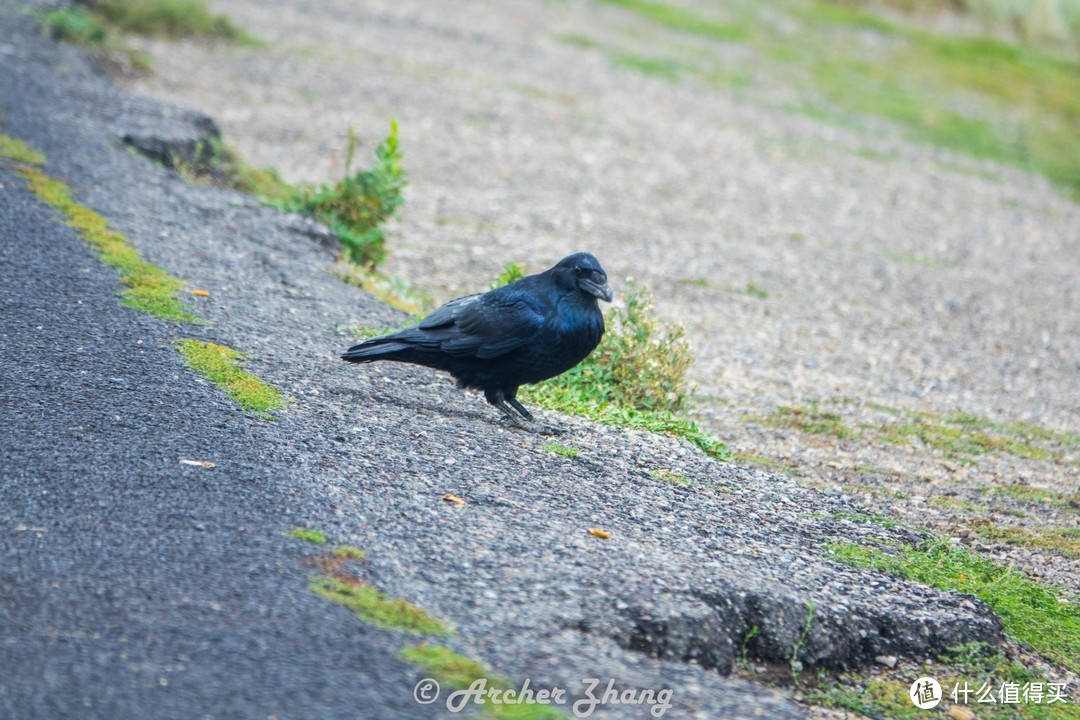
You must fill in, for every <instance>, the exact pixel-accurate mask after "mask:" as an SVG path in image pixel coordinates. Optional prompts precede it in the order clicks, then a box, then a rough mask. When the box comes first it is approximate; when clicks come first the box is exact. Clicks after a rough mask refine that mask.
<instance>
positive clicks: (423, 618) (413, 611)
mask: <svg viewBox="0 0 1080 720" xmlns="http://www.w3.org/2000/svg"><path fill="white" fill-rule="evenodd" d="M308 587H309V589H310V590H311V591H312V592H314V593H315V594H316V595H319V596H320V597H322V598H325V599H327V600H329V601H331V602H335V603H338V604H339V605H344V606H345V607H347V608H349V609H350V610H352V612H353V613H354V614H355V615H356V616H357V617H358V618H360V619H361V620H363V621H364V622H366V623H370V624H371V625H374V626H375V627H377V628H381V629H383V630H403V631H405V632H407V633H410V634H413V635H449V634H450V629H449V628H448V627H447V626H446V624H445V623H444V622H442V621H441V620H438V619H436V618H433V617H432V616H431V615H429V614H428V613H427V611H425V610H424V609H423V608H420V607H417V606H416V605H413V604H412V603H410V602H408V601H407V600H404V599H402V598H392V597H387V595H386V593H384V592H382V591H380V590H376V589H375V588H373V587H370V586H368V585H356V584H353V583H348V582H345V581H343V580H339V579H337V578H331V577H315V578H312V580H311V582H310V583H309V585H308Z"/></svg>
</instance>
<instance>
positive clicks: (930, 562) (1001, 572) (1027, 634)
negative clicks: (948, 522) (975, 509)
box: [828, 540, 1080, 672]
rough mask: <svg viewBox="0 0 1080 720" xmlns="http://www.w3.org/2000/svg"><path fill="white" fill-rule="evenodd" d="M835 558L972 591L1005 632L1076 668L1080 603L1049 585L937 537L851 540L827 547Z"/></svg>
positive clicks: (1079, 661) (1079, 666)
mask: <svg viewBox="0 0 1080 720" xmlns="http://www.w3.org/2000/svg"><path fill="white" fill-rule="evenodd" d="M828 550H829V554H830V556H831V557H832V559H834V560H838V561H840V562H845V563H848V564H850V565H854V566H855V567H863V568H873V569H876V570H881V571H884V572H887V573H890V574H893V575H898V576H900V577H904V578H908V579H911V580H915V581H917V582H921V583H925V584H927V585H932V586H934V587H937V588H941V589H943V590H955V591H957V592H961V593H969V594H972V595H975V596H976V597H978V598H979V599H980V600H982V601H983V602H984V603H986V604H987V605H988V606H990V607H991V608H992V609H993V610H994V612H996V613H997V614H998V615H999V616H1000V617H1001V623H1002V626H1003V628H1004V630H1005V632H1007V633H1008V634H1009V635H1011V636H1012V637H1014V638H1016V639H1017V640H1020V641H1021V642H1024V643H1027V644H1028V645H1030V646H1031V647H1032V648H1034V649H1035V650H1036V651H1037V652H1040V653H1042V654H1044V655H1046V656H1047V657H1048V658H1050V659H1052V660H1053V661H1055V662H1056V663H1059V664H1061V665H1063V666H1064V667H1067V668H1069V669H1070V670H1072V671H1073V672H1077V671H1078V670H1080V608H1078V607H1077V606H1076V605H1072V604H1066V603H1063V602H1061V599H1060V598H1059V596H1058V595H1057V594H1056V593H1055V591H1054V590H1053V589H1051V588H1050V587H1047V586H1045V585H1041V584H1039V583H1036V582H1034V581H1032V580H1029V579H1028V578H1027V577H1026V576H1024V575H1022V574H1021V573H1019V572H1017V571H1016V570H1014V569H1012V568H1010V567H1006V566H1003V565H998V564H996V563H994V562H991V561H990V560H987V559H985V558H983V557H980V556H979V555H977V554H976V553H973V552H971V551H969V550H966V549H964V548H961V547H953V546H950V545H949V544H948V543H946V542H944V541H941V540H928V541H926V542H924V543H922V544H920V545H918V546H915V547H910V546H903V547H896V548H890V551H889V553H886V552H883V551H882V550H879V549H877V548H871V547H864V546H861V545H856V544H853V543H835V544H833V545H831V546H829V548H828Z"/></svg>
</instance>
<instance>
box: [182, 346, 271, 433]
mask: <svg viewBox="0 0 1080 720" xmlns="http://www.w3.org/2000/svg"><path fill="white" fill-rule="evenodd" d="M176 348H177V350H179V351H180V355H181V357H183V359H184V364H186V365H187V366H188V367H190V368H191V369H192V370H194V371H195V372H197V373H198V374H199V375H202V376H203V377H205V378H206V379H207V380H209V381H210V382H212V383H214V384H215V385H217V386H219V387H220V388H221V389H222V390H224V391H225V392H226V393H228V395H229V396H230V397H231V398H232V399H233V400H236V402H238V403H240V407H242V408H244V409H245V410H247V411H249V412H251V413H252V414H254V415H257V416H259V417H263V418H273V414H272V411H274V410H279V409H281V408H282V407H284V406H285V398H283V397H282V395H281V393H280V392H278V390H277V389H275V388H273V387H271V386H269V385H267V384H266V383H264V382H263V381H262V380H260V379H259V378H258V377H256V376H255V375H252V374H251V373H249V372H246V371H244V370H242V369H241V368H240V366H241V364H242V362H243V360H244V358H245V357H247V356H246V355H245V354H244V353H242V352H240V351H239V350H234V349H232V348H230V347H225V346H224V345H217V344H215V343H211V342H204V341H202V340H195V339H192V338H184V339H183V340H181V341H180V342H178V343H177V344H176Z"/></svg>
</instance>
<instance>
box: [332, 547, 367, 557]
mask: <svg viewBox="0 0 1080 720" xmlns="http://www.w3.org/2000/svg"><path fill="white" fill-rule="evenodd" d="M365 555H367V553H366V552H364V551H363V550H361V549H360V548H357V547H353V546H352V545H338V547H337V550H335V551H334V557H337V558H344V559H346V560H359V559H361V558H363V557H364V556H365Z"/></svg>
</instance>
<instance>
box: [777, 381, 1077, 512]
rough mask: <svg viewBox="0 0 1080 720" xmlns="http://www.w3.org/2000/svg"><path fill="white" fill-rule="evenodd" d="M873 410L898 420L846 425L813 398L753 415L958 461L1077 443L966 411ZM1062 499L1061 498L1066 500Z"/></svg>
mask: <svg viewBox="0 0 1080 720" xmlns="http://www.w3.org/2000/svg"><path fill="white" fill-rule="evenodd" d="M871 407H872V408H873V409H876V410H879V411H882V412H888V413H890V414H892V415H896V416H898V417H899V418H900V421H899V422H886V423H883V424H880V425H876V426H872V425H861V426H859V427H852V426H851V425H848V424H846V423H844V421H843V418H842V417H841V416H840V414H839V413H835V412H828V411H824V410H822V409H820V407H819V405H818V403H817V402H810V403H807V405H805V406H787V405H785V406H781V407H780V408H778V409H777V410H776V411H775V412H773V413H771V414H769V415H767V416H765V417H762V418H756V419H757V420H759V421H760V422H762V423H764V424H766V425H771V426H773V427H786V428H794V429H796V430H800V431H802V432H805V433H809V434H814V435H832V436H833V437H837V438H840V439H842V440H844V439H852V438H860V439H861V438H871V439H875V440H883V441H885V442H888V443H892V444H895V445H908V444H911V443H912V441H915V442H918V443H921V444H922V445H925V446H928V447H931V448H934V449H936V450H940V451H941V452H942V453H943V454H944V455H945V456H946V457H949V458H953V459H956V460H960V461H963V462H974V458H975V457H977V456H979V455H986V454H988V453H1000V454H1005V455H1012V456H1014V457H1019V458H1023V459H1025V460H1039V461H1055V460H1059V459H1061V458H1062V457H1063V456H1064V453H1065V452H1066V451H1069V450H1073V449H1075V448H1076V447H1077V443H1076V439H1077V438H1076V435H1075V433H1071V432H1057V431H1053V430H1049V429H1046V428H1042V427H1039V426H1036V425H1032V424H1030V423H1009V424H1001V423H995V422H992V421H990V420H987V419H985V418H980V417H978V416H975V415H971V414H970V413H952V414H950V415H944V416H943V415H939V414H937V413H928V412H912V411H907V410H900V409H896V408H891V407H887V406H883V405H871ZM1067 502H1068V501H1067V500H1066V503H1067Z"/></svg>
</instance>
